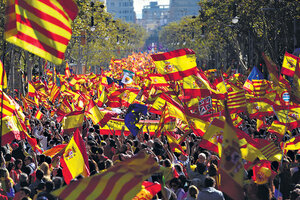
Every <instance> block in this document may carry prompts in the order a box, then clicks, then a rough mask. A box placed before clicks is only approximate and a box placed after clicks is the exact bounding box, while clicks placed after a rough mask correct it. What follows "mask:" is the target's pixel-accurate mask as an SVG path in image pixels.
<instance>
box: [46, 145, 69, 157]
mask: <svg viewBox="0 0 300 200" xmlns="http://www.w3.org/2000/svg"><path fill="white" fill-rule="evenodd" d="M67 145H68V144H60V145H56V146H54V147H52V148H51V149H48V150H45V151H44V152H43V154H44V155H45V156H50V157H51V158H52V157H53V156H55V155H56V154H58V153H59V152H61V151H62V150H63V151H64V149H65V147H66V146H67Z"/></svg>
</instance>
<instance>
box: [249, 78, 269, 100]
mask: <svg viewBox="0 0 300 200" xmlns="http://www.w3.org/2000/svg"><path fill="white" fill-rule="evenodd" d="M252 85H253V94H254V96H255V97H263V96H264V95H265V94H266V92H267V89H268V88H269V85H268V82H267V80H265V79H261V80H254V79H253V80H252Z"/></svg>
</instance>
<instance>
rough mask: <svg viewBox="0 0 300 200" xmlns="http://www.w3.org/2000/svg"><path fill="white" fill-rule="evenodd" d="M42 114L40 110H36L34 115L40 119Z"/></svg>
mask: <svg viewBox="0 0 300 200" xmlns="http://www.w3.org/2000/svg"><path fill="white" fill-rule="evenodd" d="M43 116H44V114H43V113H42V111H40V110H37V111H36V113H35V116H34V117H35V118H36V119H38V120H41V119H42V117H43Z"/></svg>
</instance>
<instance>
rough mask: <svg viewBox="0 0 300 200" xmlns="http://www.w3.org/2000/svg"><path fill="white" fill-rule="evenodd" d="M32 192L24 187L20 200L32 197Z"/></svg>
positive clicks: (21, 190)
mask: <svg viewBox="0 0 300 200" xmlns="http://www.w3.org/2000/svg"><path fill="white" fill-rule="evenodd" d="M30 194H31V190H30V188H29V187H22V188H21V189H20V199H22V198H26V197H30Z"/></svg>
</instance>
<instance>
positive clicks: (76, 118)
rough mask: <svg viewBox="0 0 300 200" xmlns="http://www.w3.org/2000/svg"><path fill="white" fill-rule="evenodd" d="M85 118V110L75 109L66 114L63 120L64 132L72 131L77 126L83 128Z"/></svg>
mask: <svg viewBox="0 0 300 200" xmlns="http://www.w3.org/2000/svg"><path fill="white" fill-rule="evenodd" d="M83 119H84V111H74V112H71V113H69V114H68V115H66V116H65V117H64V119H63V121H62V128H63V131H64V133H72V132H73V131H75V130H76V129H77V128H79V129H81V127H82V123H83Z"/></svg>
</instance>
